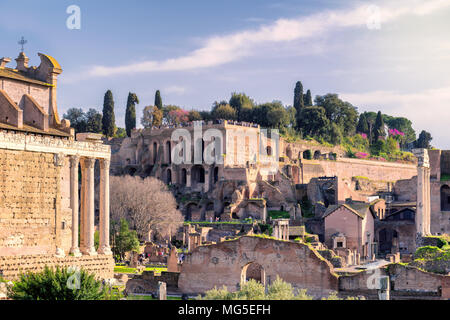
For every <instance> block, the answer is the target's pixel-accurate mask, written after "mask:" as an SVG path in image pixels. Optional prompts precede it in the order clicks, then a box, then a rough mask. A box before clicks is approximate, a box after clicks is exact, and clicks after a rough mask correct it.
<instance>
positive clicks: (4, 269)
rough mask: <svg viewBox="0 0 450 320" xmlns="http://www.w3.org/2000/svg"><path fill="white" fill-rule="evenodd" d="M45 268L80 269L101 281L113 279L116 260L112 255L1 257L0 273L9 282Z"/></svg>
mask: <svg viewBox="0 0 450 320" xmlns="http://www.w3.org/2000/svg"><path fill="white" fill-rule="evenodd" d="M45 266H48V267H50V268H55V267H56V266H59V267H79V268H82V269H84V270H86V271H88V272H90V273H95V274H96V276H97V277H98V278H100V279H111V278H113V276H114V274H113V270H114V259H113V257H112V256H111V255H97V256H87V255H83V256H81V257H73V256H66V257H65V258H57V257H55V256H54V255H50V254H43V255H17V256H0V273H1V274H2V277H3V278H5V279H7V280H16V279H18V278H19V275H20V274H21V273H26V272H28V271H30V272H40V271H42V270H44V268H45Z"/></svg>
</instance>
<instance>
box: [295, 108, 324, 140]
mask: <svg viewBox="0 0 450 320" xmlns="http://www.w3.org/2000/svg"><path fill="white" fill-rule="evenodd" d="M302 114H303V115H302V118H301V122H300V125H301V128H302V130H303V134H304V135H305V136H311V137H314V136H323V135H324V133H325V132H326V128H327V127H328V125H329V123H330V121H329V120H328V119H327V117H326V114H325V109H324V108H322V107H319V106H313V107H305V108H304V109H303V112H302Z"/></svg>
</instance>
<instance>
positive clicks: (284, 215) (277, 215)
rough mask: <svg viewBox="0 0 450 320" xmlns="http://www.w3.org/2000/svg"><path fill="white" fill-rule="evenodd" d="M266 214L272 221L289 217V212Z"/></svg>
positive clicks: (272, 211)
mask: <svg viewBox="0 0 450 320" xmlns="http://www.w3.org/2000/svg"><path fill="white" fill-rule="evenodd" d="M268 214H269V217H270V218H272V219H289V218H290V217H291V216H290V214H289V212H287V211H282V210H270V211H269V212H268Z"/></svg>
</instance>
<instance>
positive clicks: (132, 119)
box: [125, 92, 139, 137]
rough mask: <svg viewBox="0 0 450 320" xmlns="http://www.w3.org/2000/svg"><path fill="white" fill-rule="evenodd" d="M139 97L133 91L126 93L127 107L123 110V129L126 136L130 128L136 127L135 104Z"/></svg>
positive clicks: (129, 133) (129, 134) (128, 134)
mask: <svg viewBox="0 0 450 320" xmlns="http://www.w3.org/2000/svg"><path fill="white" fill-rule="evenodd" d="M136 103H139V99H138V97H137V95H136V94H135V93H131V92H130V93H128V100H127V109H126V111H125V130H126V131H127V136H128V137H130V136H131V130H133V129H136V106H135V104H136Z"/></svg>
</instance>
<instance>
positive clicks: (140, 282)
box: [126, 271, 180, 294]
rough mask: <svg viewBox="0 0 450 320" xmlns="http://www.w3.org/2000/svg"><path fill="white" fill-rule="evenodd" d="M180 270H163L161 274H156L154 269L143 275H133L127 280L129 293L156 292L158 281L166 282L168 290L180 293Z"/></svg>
mask: <svg viewBox="0 0 450 320" xmlns="http://www.w3.org/2000/svg"><path fill="white" fill-rule="evenodd" d="M179 276H180V273H179V272H166V271H163V272H161V275H155V274H154V272H153V271H144V272H142V274H141V275H136V276H133V279H130V280H128V281H127V285H126V292H127V293H129V294H130V293H155V292H156V290H157V289H158V282H159V281H161V282H165V283H166V285H167V291H168V292H170V293H179V290H178V278H179Z"/></svg>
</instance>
